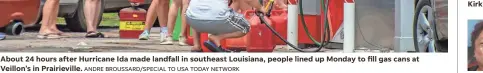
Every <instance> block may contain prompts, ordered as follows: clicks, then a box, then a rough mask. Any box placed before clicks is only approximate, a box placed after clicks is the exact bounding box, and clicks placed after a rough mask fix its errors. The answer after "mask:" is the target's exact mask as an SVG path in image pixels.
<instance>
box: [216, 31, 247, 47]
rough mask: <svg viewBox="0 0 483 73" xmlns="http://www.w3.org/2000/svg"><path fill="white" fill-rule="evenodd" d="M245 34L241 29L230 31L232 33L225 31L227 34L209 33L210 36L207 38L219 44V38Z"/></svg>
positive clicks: (237, 36)
mask: <svg viewBox="0 0 483 73" xmlns="http://www.w3.org/2000/svg"><path fill="white" fill-rule="evenodd" d="M245 35H246V34H245V33H243V32H241V31H237V32H232V33H227V34H219V35H211V36H209V39H210V40H211V41H213V42H214V43H215V44H216V46H221V40H223V39H228V38H239V37H243V36H245Z"/></svg>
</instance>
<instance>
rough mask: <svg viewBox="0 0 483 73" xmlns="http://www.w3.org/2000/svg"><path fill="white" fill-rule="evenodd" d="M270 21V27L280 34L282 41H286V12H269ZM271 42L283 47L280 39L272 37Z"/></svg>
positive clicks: (283, 43)
mask: <svg viewBox="0 0 483 73" xmlns="http://www.w3.org/2000/svg"><path fill="white" fill-rule="evenodd" d="M270 20H271V21H272V23H273V24H272V27H273V28H274V29H275V30H276V31H277V32H278V33H279V34H280V35H282V37H283V38H284V39H287V10H273V11H272V12H271V17H270ZM273 42H274V43H275V44H277V45H285V42H283V41H282V40H281V39H279V38H278V37H277V36H275V35H273Z"/></svg>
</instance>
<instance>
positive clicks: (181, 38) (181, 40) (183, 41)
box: [178, 36, 188, 46]
mask: <svg viewBox="0 0 483 73" xmlns="http://www.w3.org/2000/svg"><path fill="white" fill-rule="evenodd" d="M178 45H180V46H187V45H188V44H186V37H184V36H180V37H179V40H178Z"/></svg>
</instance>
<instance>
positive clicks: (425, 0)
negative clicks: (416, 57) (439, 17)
mask: <svg viewBox="0 0 483 73" xmlns="http://www.w3.org/2000/svg"><path fill="white" fill-rule="evenodd" d="M427 7H430V8H429V9H423V8H427ZM432 8H433V7H432V5H431V2H430V0H419V1H418V2H417V4H416V8H415V9H416V12H415V15H414V21H413V22H414V24H413V25H414V26H413V38H414V48H415V50H416V52H439V51H440V49H441V47H440V45H441V44H439V43H438V39H437V38H438V35H437V32H438V31H437V30H436V25H437V24H436V21H435V16H434V13H432V12H434V11H431V12H430V10H431V9H432ZM423 10H425V11H424V12H423ZM422 12H423V13H427V14H426V15H425V16H426V18H427V21H428V22H429V26H428V28H429V29H431V30H425V31H424V30H422V27H419V26H422V25H420V24H419V22H418V20H419V19H420V18H419V14H421V13H422ZM430 14H433V15H430ZM418 31H421V32H418ZM428 32H432V33H428ZM422 33H424V34H425V35H430V36H432V37H430V38H432V40H430V41H429V42H433V43H428V44H427V45H422V44H419V43H420V41H419V40H420V39H425V37H422V38H421V37H420V36H423V35H422ZM426 38H427V37H426ZM421 46H423V47H424V46H426V47H427V48H421ZM429 46H433V47H432V48H430V47H429Z"/></svg>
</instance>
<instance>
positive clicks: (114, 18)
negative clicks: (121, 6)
mask: <svg viewBox="0 0 483 73" xmlns="http://www.w3.org/2000/svg"><path fill="white" fill-rule="evenodd" d="M57 23H59V24H61V25H65V19H64V18H62V17H59V18H57ZM100 26H119V16H118V15H117V13H104V14H103V15H102V22H101V24H100Z"/></svg>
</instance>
